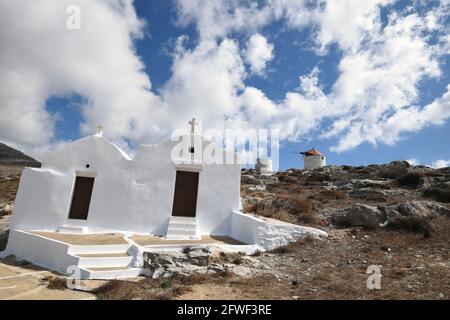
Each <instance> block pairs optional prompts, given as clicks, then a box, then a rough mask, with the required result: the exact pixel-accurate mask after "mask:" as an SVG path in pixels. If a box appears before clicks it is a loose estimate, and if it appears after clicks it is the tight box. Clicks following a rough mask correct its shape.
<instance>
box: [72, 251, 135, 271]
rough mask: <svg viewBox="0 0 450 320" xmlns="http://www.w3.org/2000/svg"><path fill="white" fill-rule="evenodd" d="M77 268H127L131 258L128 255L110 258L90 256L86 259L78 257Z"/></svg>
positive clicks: (117, 255) (116, 255)
mask: <svg viewBox="0 0 450 320" xmlns="http://www.w3.org/2000/svg"><path fill="white" fill-rule="evenodd" d="M78 257H79V260H78V266H79V267H86V268H89V267H98V268H116V267H127V266H128V265H129V264H130V263H131V261H132V260H133V257H131V256H128V255H126V254H125V255H119V254H115V255H112V256H107V255H90V256H88V257H86V255H84V256H78Z"/></svg>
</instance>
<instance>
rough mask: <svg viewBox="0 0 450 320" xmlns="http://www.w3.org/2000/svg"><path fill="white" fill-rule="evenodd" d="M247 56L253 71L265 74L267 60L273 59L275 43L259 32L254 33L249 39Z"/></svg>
mask: <svg viewBox="0 0 450 320" xmlns="http://www.w3.org/2000/svg"><path fill="white" fill-rule="evenodd" d="M245 58H246V61H247V62H248V63H249V64H250V69H251V71H252V72H253V73H255V74H257V75H263V74H264V71H265V69H266V65H267V62H269V61H270V60H272V59H273V44H270V43H268V42H267V39H266V38H265V37H264V36H262V35H260V34H259V33H257V34H254V35H252V36H251V37H250V39H249V40H248V43H247V48H246V50H245Z"/></svg>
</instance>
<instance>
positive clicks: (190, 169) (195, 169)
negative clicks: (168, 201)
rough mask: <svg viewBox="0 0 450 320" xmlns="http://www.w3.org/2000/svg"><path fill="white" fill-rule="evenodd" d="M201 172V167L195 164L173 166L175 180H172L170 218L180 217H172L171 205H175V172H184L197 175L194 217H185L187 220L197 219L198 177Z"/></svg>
mask: <svg viewBox="0 0 450 320" xmlns="http://www.w3.org/2000/svg"><path fill="white" fill-rule="evenodd" d="M202 170H203V165H201V166H199V165H197V164H181V165H176V166H175V178H174V180H173V181H174V183H173V191H172V195H173V196H172V206H171V207H170V209H171V210H170V214H169V216H170V217H181V216H174V215H173V205H174V203H175V188H176V184H177V172H178V171H186V172H196V173H198V183H197V199H196V204H195V216H194V217H187V218H197V213H198V199H199V195H200V177H201V174H200V173H201V172H202Z"/></svg>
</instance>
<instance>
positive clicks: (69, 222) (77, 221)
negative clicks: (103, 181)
mask: <svg viewBox="0 0 450 320" xmlns="http://www.w3.org/2000/svg"><path fill="white" fill-rule="evenodd" d="M77 177H84V178H94V184H95V178H97V172H96V171H86V170H82V171H80V170H76V171H75V172H74V173H73V178H72V187H71V189H70V198H69V204H68V206H67V208H66V223H65V224H66V225H71V226H76V227H85V226H87V222H88V220H89V214H88V216H87V218H86V220H81V219H70V218H69V215H70V209H71V207H72V200H73V194H74V192H75V183H76V181H77ZM93 195H94V188H92V194H91V200H92V198H93ZM89 207H90V206H89Z"/></svg>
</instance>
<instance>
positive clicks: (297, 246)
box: [271, 236, 314, 254]
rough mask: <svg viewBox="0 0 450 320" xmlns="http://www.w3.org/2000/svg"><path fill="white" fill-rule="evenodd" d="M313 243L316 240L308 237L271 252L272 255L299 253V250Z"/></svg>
mask: <svg viewBox="0 0 450 320" xmlns="http://www.w3.org/2000/svg"><path fill="white" fill-rule="evenodd" d="M313 241H314V238H312V237H310V236H306V237H303V238H301V239H299V240H297V241H295V242H291V243H288V244H287V245H285V246H282V247H278V248H275V249H274V250H272V251H271V252H272V253H281V254H283V253H294V252H297V251H298V250H300V248H301V247H303V246H304V245H305V244H307V243H310V242H313Z"/></svg>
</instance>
